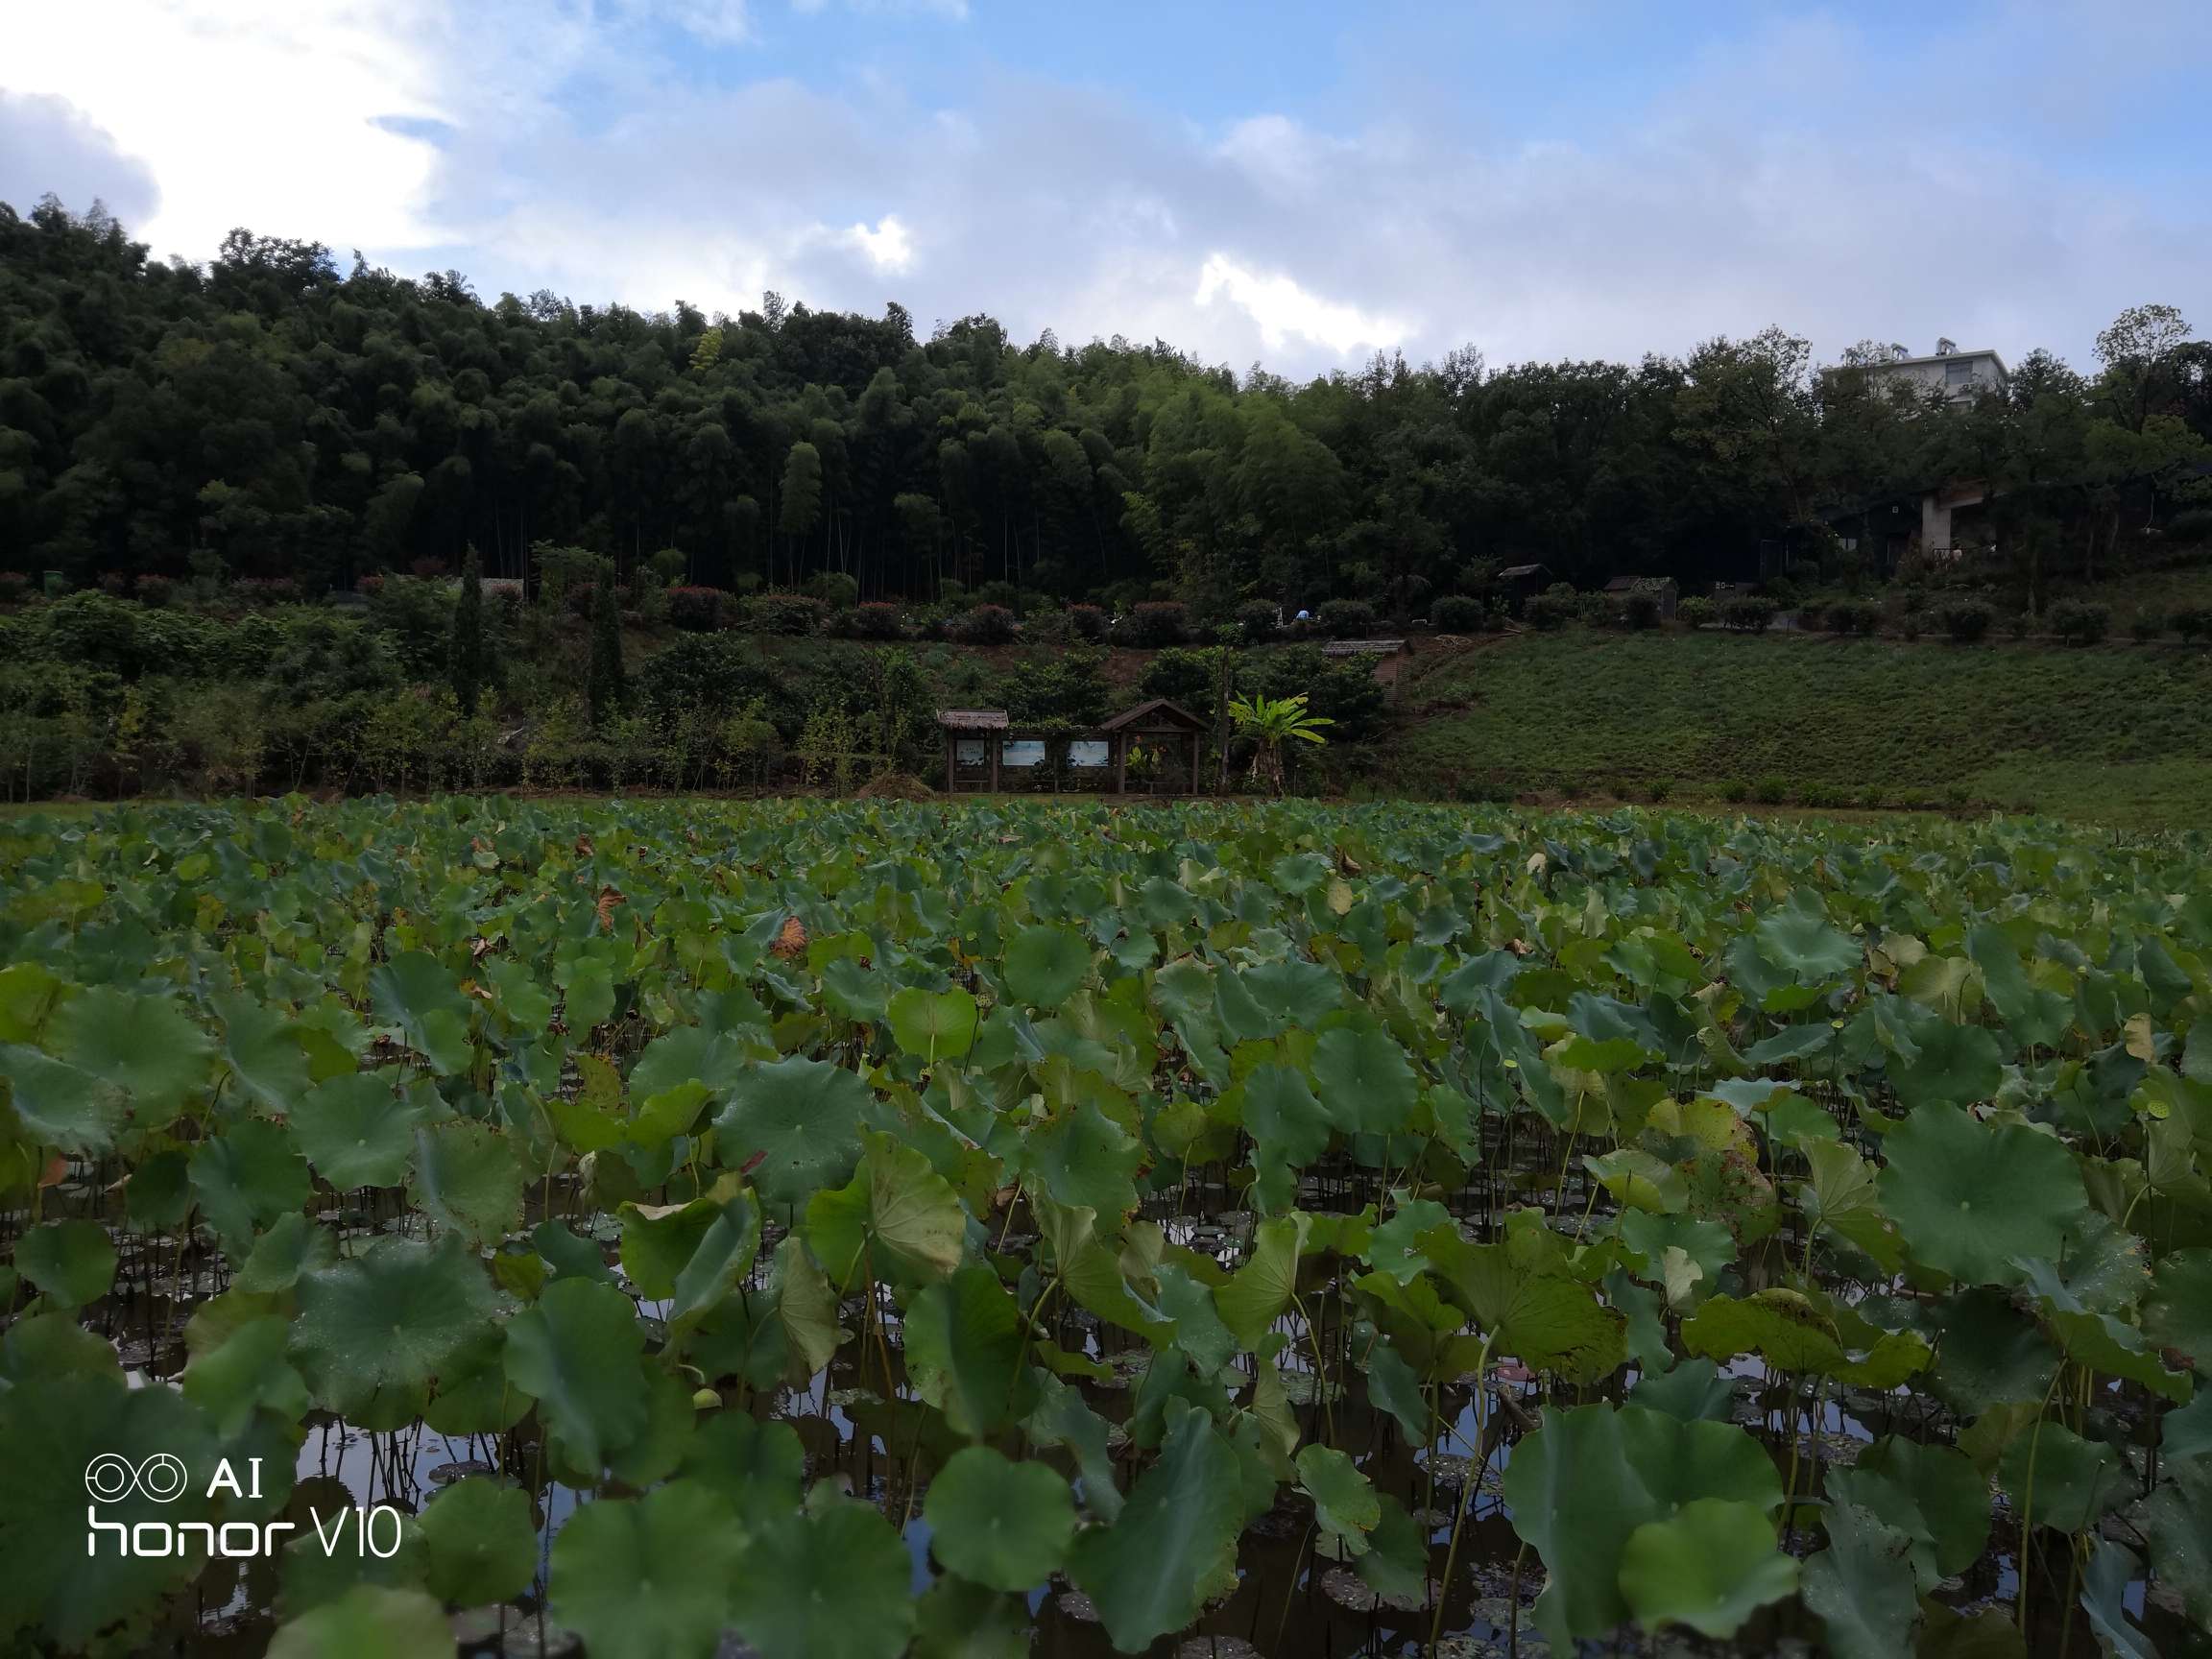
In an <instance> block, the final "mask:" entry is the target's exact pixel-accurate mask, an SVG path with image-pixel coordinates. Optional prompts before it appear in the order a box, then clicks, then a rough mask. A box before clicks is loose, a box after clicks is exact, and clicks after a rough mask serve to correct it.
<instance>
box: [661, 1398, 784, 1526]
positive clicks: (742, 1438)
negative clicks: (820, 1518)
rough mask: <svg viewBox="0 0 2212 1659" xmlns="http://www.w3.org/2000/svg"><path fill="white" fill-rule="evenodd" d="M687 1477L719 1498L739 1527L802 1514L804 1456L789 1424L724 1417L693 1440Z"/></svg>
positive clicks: (715, 1419)
mask: <svg viewBox="0 0 2212 1659" xmlns="http://www.w3.org/2000/svg"><path fill="white" fill-rule="evenodd" d="M684 1475H685V1479H690V1480H696V1481H698V1482H699V1483H700V1484H701V1485H704V1486H708V1487H710V1488H712V1489H713V1490H714V1491H715V1492H718V1493H720V1494H721V1496H722V1498H723V1500H724V1501H725V1502H726V1503H728V1504H729V1505H730V1508H731V1510H732V1512H733V1514H735V1515H736V1517H737V1519H738V1521H739V1522H740V1523H741V1524H743V1525H744V1526H745V1527H747V1528H748V1529H749V1530H758V1529H761V1528H765V1527H774V1526H781V1524H782V1523H783V1522H785V1521H786V1520H788V1519H789V1518H790V1517H791V1516H793V1515H796V1514H797V1513H798V1512H799V1501H800V1497H801V1493H800V1485H801V1482H802V1481H803V1480H804V1479H805V1475H806V1452H805V1448H804V1447H802V1446H801V1445H800V1444H799V1431H797V1430H796V1429H794V1428H793V1427H792V1426H791V1425H790V1424H789V1423H785V1422H781V1421H777V1422H768V1423H763V1422H761V1421H759V1420H758V1419H757V1418H754V1417H749V1416H747V1415H745V1414H744V1413H743V1412H738V1411H721V1412H717V1413H715V1414H714V1415H713V1416H712V1417H711V1418H710V1419H709V1421H708V1422H706V1423H705V1424H703V1425H701V1427H700V1429H699V1431H698V1432H697V1433H696V1434H694V1435H692V1436H691V1440H690V1443H689V1444H688V1445H687V1446H686V1447H685V1452H684Z"/></svg>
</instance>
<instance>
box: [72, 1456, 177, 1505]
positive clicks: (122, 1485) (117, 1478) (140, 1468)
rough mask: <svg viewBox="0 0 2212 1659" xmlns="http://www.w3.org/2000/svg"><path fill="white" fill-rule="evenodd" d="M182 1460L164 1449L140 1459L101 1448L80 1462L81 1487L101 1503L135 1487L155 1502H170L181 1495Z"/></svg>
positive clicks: (128, 1493)
mask: <svg viewBox="0 0 2212 1659" xmlns="http://www.w3.org/2000/svg"><path fill="white" fill-rule="evenodd" d="M184 1485H185V1474H184V1464H183V1462H182V1461H181V1460H180V1459H179V1458H177V1457H173V1456H171V1455H169V1454H168V1453H166V1452H156V1453H155V1454H154V1455H152V1456H151V1457H148V1458H147V1459H146V1460H145V1461H144V1462H143V1463H138V1464H133V1463H132V1461H131V1459H130V1458H128V1457H124V1456H120V1455H117V1454H115V1453H113V1452H103V1453H101V1454H100V1455H99V1456H97V1457H95V1458H93V1459H92V1461H91V1462H89V1463H87V1464H85V1465H84V1490H85V1491H87V1492H89V1493H91V1494H92V1496H93V1497H95V1498H97V1499H99V1500H100V1502H101V1503H121V1502H122V1501H123V1500H124V1499H126V1498H128V1497H130V1496H131V1494H132V1492H133V1491H135V1492H139V1493H142V1494H143V1495H144V1496H146V1497H148V1498H151V1499H153V1500H154V1502H155V1503H175V1502H176V1501H177V1500H178V1499H179V1498H181V1497H182V1496H183V1495H184Z"/></svg>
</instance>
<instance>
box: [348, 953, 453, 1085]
mask: <svg viewBox="0 0 2212 1659" xmlns="http://www.w3.org/2000/svg"><path fill="white" fill-rule="evenodd" d="M369 999H370V1001H371V1003H372V1004H373V1006H374V1007H375V1010H376V1014H377V1017H378V1018H379V1019H381V1020H383V1021H384V1022H385V1023H386V1024H388V1025H390V1026H392V1027H393V1029H395V1030H396V1031H397V1032H398V1033H399V1037H400V1040H401V1041H403V1042H404V1043H405V1044H406V1045H407V1046H408V1047H410V1048H412V1049H414V1050H415V1052H416V1053H418V1054H420V1055H421V1056H422V1057H423V1059H425V1060H427V1061H429V1062H430V1069H431V1070H434V1071H436V1072H437V1073H438V1074H439V1075H440V1076H442V1077H449V1076H452V1075H453V1074H455V1073H456V1072H461V1071H466V1070H469V1061H470V1059H471V1058H472V1056H473V1054H474V1050H473V1048H472V1047H471V1046H470V1044H469V998H466V997H464V996H463V995H462V994H461V986H460V984H459V982H458V981H457V980H455V979H454V977H453V975H452V974H451V972H450V971H449V970H447V968H446V967H445V964H444V963H443V962H440V961H439V960H438V958H437V957H435V956H433V955H431V954H430V953H429V952H428V951H426V950H402V951H400V952H399V953H398V954H397V956H394V957H393V958H392V959H391V960H390V961H388V962H381V963H379V964H377V966H376V968H375V970H374V971H373V973H372V974H370V975H369Z"/></svg>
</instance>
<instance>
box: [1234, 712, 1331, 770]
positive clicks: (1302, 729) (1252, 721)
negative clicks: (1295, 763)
mask: <svg viewBox="0 0 2212 1659" xmlns="http://www.w3.org/2000/svg"><path fill="white" fill-rule="evenodd" d="M1229 718H1230V719H1231V720H1233V721H1234V722H1236V725H1237V730H1238V733H1241V734H1242V735H1244V736H1246V737H1249V738H1251V739H1252V740H1253V743H1254V744H1255V745H1256V747H1255V748H1254V750H1253V752H1252V775H1253V776H1254V777H1255V778H1265V779H1266V780H1267V781H1268V783H1269V784H1270V785H1271V786H1272V787H1273V789H1274V791H1275V793H1276V794H1278V795H1280V794H1282V793H1283V746H1284V744H1286V743H1289V742H1298V743H1311V744H1314V745H1316V746H1318V745H1320V744H1323V743H1326V742H1328V741H1329V739H1328V738H1326V737H1324V736H1322V735H1321V731H1320V729H1321V728H1322V727H1324V726H1334V724H1335V722H1334V720H1331V719H1330V718H1329V717H1328V716H1327V715H1324V714H1311V713H1309V712H1307V709H1306V693H1305V692H1303V691H1301V692H1299V693H1298V695H1297V696H1295V697H1238V698H1237V699H1236V700H1235V701H1234V702H1232V703H1231V704H1230V705H1229Z"/></svg>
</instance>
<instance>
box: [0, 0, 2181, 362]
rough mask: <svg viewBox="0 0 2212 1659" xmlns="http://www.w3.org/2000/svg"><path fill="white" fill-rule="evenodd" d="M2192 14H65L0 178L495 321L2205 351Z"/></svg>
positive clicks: (820, 1) (24, 50)
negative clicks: (495, 305)
mask: <svg viewBox="0 0 2212 1659" xmlns="http://www.w3.org/2000/svg"><path fill="white" fill-rule="evenodd" d="M2208 65H2212V7H2208V6H2206V5H2205V4H2203V0H2104V3H2102V4H2091V3H2088V0H1986V3H1975V4H1945V3H1943V0H1923V3H1922V4H1919V5H1911V6H1909V5H1904V4H1894V3H1890V0H1869V3H1864V4H1850V5H1833V6H1828V7H1816V6H1793V5H1775V4H1755V3H1753V0H1712V3H1704V4H1695V5H1692V4H1680V3H1677V4H1656V3H1652V4H1639V3H1636V0H1556V3H1554V4H1551V5H1545V6H1528V5H1526V4H1514V5H1505V4H1493V3H1491V0H1462V3H1460V4H1454V5H1442V4H1415V3H1412V0H1394V3H1386V4H1376V5H1349V6H1348V5H1344V4H1342V3H1341V0H1339V3H1338V4H1336V5H1318V4H1303V3H1295V4H1275V5H1262V4H1257V3H1251V4H1247V3H1244V0H1236V3H1218V4H1206V3H1203V0H1187V3H1186V4H1183V5H1169V4H1156V3H1153V0H1124V3H1122V4H1118V5H1116V6H1113V7H1099V6H1076V5H1071V4H1065V3H1062V4H1021V5H1018V4H1012V3H1001V0H805V3H802V4H797V5H794V4H792V3H791V0H589V3H586V0H475V3H473V4H468V5H452V4H446V3H445V0H377V3H375V4H368V3H365V0H104V3H103V4H101V5H98V6H93V5H84V6H74V7H46V8H38V9H36V10H34V11H30V12H26V13H24V14H23V15H21V16H19V17H18V18H17V19H15V20H14V22H13V23H12V26H11V41H10V46H9V50H8V52H7V53H6V54H5V55H4V56H0V199H5V200H10V201H12V202H15V203H16V204H18V205H27V204H29V203H30V202H31V201H32V200H34V199H35V198H36V196H37V195H38V194H39V193H40V192H41V191H43V190H46V189H52V190H55V191H56V192H58V193H59V194H60V195H61V196H62V197H63V199H64V200H65V201H68V202H70V203H71V204H74V205H80V206H81V205H83V204H85V203H86V202H88V201H89V200H90V198H91V196H93V195H94V194H98V195H100V196H103V197H104V198H105V199H106V200H107V201H108V203H109V204H110V205H111V206H112V207H113V208H114V209H115V210H116V211H117V212H118V213H119V214H120V215H121V216H122V217H123V218H124V219H125V221H126V222H127V223H128V224H130V225H131V226H132V228H133V229H134V230H135V231H136V232H137V233H138V234H140V235H141V236H143V237H144V238H145V239H147V240H149V241H150V242H151V243H152V244H153V246H154V248H155V251H156V253H157V254H161V255H168V254H172V253H175V254H181V255H182V256H184V257H187V258H192V259H204V258H205V257H207V256H208V255H209V254H210V253H211V252H213V250H214V248H215V245H216V243H217V242H218V241H219V239H220V237H221V236H222V234H223V232H224V230H225V229H227V228H228V227H230V226H231V225H233V224H246V225H249V226H251V227H252V228H254V229H256V230H260V231H265V232H270V233H277V234H286V235H301V236H313V237H317V238H320V239H322V240H324V241H326V242H328V243H330V244H331V245H332V246H333V247H334V248H336V249H337V250H338V251H339V252H340V255H341V257H345V256H347V255H349V253H350V252H351V250H352V249H354V248H356V247H358V248H360V249H361V250H362V251H363V252H364V253H365V254H366V255H367V256H368V257H370V258H371V259H372V260H373V261H376V262H379V263H385V264H390V265H392V266H394V267H395V268H397V269H399V270H402V271H407V272H419V271H421V270H425V269H430V268H444V267H447V266H451V267H456V268H458V269H460V270H462V271H464V272H465V273H467V274H468V275H469V276H470V277H471V278H472V279H473V280H474V281H475V283H476V286H477V288H478V291H479V292H481V293H484V294H486V295H487V296H489V295H493V294H495V293H497V292H498V291H500V290H501V289H514V290H516V291H517V292H527V291H529V290H531V289H533V288H537V287H541V286H542V287H550V288H552V289H555V290H556V291H559V292H563V293H566V294H569V295H571V296H573V297H574V298H576V299H578V300H601V301H603V300H608V299H618V300H621V301H626V302H629V303H632V304H637V305H640V306H645V307H660V306H665V305H667V304H668V303H670V302H672V301H675V300H676V299H678V298H682V299H685V300H687V301H691V302H692V303H694V304H696V305H700V306H702V307H704V308H706V309H708V310H710V311H711V310H715V309H731V310H734V309H736V308H738V307H739V306H747V305H755V304H757V302H758V298H759V294H760V292H761V291H762V290H763V289H765V288H769V287H774V288H777V289H779V290H781V291H782V292H783V293H785V294H786V295H788V296H790V297H791V298H794V299H800V300H805V301H807V302H809V303H813V304H818V305H835V306H845V307H851V308H855V309H861V310H867V311H875V310H878V309H879V308H880V307H881V306H882V304H883V303H884V302H885V301H890V300H898V301H901V302H902V303H904V304H905V305H907V307H908V308H909V309H910V310H911V311H912V312H913V313H914V314H915V316H916V317H917V319H918V320H919V321H920V322H921V323H922V325H924V326H925V327H926V326H928V325H929V323H930V322H931V321H932V320H933V319H938V318H948V319H949V318H951V317H955V316H959V315H962V314H964V313H967V312H971V311H975V310H988V311H990V312H992V313H994V314H995V315H997V316H998V317H1000V318H1001V319H1002V320H1004V321H1005V322H1006V324H1007V325H1008V327H1009V328H1010V330H1011V331H1012V332H1013V333H1014V334H1015V335H1016V337H1017V338H1021V339H1028V338H1032V337H1034V336H1035V334H1036V333H1037V332H1038V331H1039V330H1041V329H1043V328H1045V327H1047V326H1049V327H1051V328H1053V329H1054V330H1055V331H1056V332H1057V333H1058V334H1059V336H1060V337H1061V338H1062V339H1063V340H1071V339H1072V340H1080V339H1084V338H1089V337H1091V336H1093V335H1099V336H1108V335H1113V334H1117V333H1119V334H1124V335H1127V336H1130V337H1132V338H1138V339H1149V338H1151V337H1153V336H1155V335H1157V336H1160V337H1164V338H1166V339H1168V340H1170V341H1172V342H1174V343H1176V344H1178V345H1181V346H1183V347H1185V348H1187V349H1190V350H1192V351H1194V352H1196V353H1198V354H1199V355H1201V356H1203V357H1205V358H1207V359H1209V360H1213V361H1220V362H1226V363H1230V364H1232V365H1234V366H1236V367H1238V368H1242V367H1243V366H1245V365H1246V364H1249V363H1252V362H1255V361H1258V362H1263V363H1264V364H1266V365H1267V366H1268V367H1269V368H1271V369H1275V370H1278V371H1280V372H1283V373H1293V374H1304V373H1319V372H1325V371H1327V370H1329V369H1332V368H1336V367H1347V366H1353V365H1356V364H1358V362H1360V361H1362V360H1363V359H1364V358H1365V357H1366V356H1367V355H1368V354H1369V353H1370V352H1372V351H1374V350H1376V349H1399V350H1403V351H1405V352H1406V353H1407V355H1408V356H1411V357H1415V358H1420V357H1427V356H1434V355H1437V354H1439V353H1441V352H1442V351H1444V350H1447V349H1451V348H1453V347H1455V346H1457V345H1460V344H1463V343H1472V344H1474V345H1477V346H1479V347H1480V348H1481V349H1483V351H1484V352H1485V354H1486V355H1487V356H1488V358H1489V360H1490V361H1491V362H1492V363H1494V364H1501V363H1505V362H1511V361H1517V360H1522V359H1526V358H1531V357H1543V358H1553V357H1590V356H1610V357H1630V358H1632V357H1634V356H1636V355H1638V354H1640V353H1641V352H1643V351H1645V350H1658V351H1667V352H1679V351H1682V350H1685V349H1688V348H1689V347H1690V346H1692V345H1694V344H1695V342H1697V341H1698V340H1700V339H1704V338H1707V337H1710V336H1712V335H1714V334H1718V333H1737V334H1740V333H1748V332H1751V331H1753V330H1755V329H1758V328H1760V327H1763V326H1766V325H1768V324H1780V325H1783V326H1785V327H1788V328H1790V329H1791V330H1793V331H1795V332H1799V333H1802V334H1805V335H1807V336H1808V337H1810V338H1811V339H1812V341H1813V343H1814V347H1815V354H1816V355H1817V356H1820V357H1823V358H1832V357H1833V356H1834V355H1835V354H1836V353H1838V352H1839V351H1840V350H1841V349H1842V348H1843V347H1845V346H1847V345H1849V344H1850V343H1851V342H1852V341H1854V340H1857V339H1860V338H1862V337H1866V336H1874V337H1878V338H1880V339H1883V340H1899V341H1903V342H1906V343H1908V344H1910V345H1911V346H1913V347H1914V348H1915V349H1927V348H1928V347H1929V346H1931V345H1932V344H1933V342H1934V339H1935V337H1936V335H1937V334H1938V333H1941V334H1947V335H1950V336H1951V337H1953V338H1954V339H1957V340H1958V341H1960V344H1962V345H1988V346H1994V347H1996V348H1997V349H1999V350H2001V351H2004V352H2006V353H2007V354H2008V356H2012V357H2016V356H2018V355H2019V354H2021V353H2023V352H2024V351H2026V350H2027V349H2030V348H2032V347H2034V346H2038V345H2044V346H2049V347H2051V348H2053V349H2057V350H2059V351H2060V352H2061V353H2062V354H2065V355H2067V356H2068V357H2070V358H2072V359H2074V360H2076V361H2077V362H2080V363H2082V364H2084V365H2086V363H2087V362H2088V360H2089V357H2090V343H2091V340H2092V338H2093V336H2094V334H2095V332H2096V330H2097V329H2098V328H2099V327H2101V326H2102V325H2104V323H2105V322H2106V321H2108V320H2109V319H2110V318H2111V317H2112V315H2113V314H2115V313H2116V312H2117V311H2119V310H2120V309H2121V308H2122V307H2123V306H2126V305H2128V304H2132V303H2136V302H2139V301H2150V300H2156V301H2166V302H2169V303H2173V304H2176V305H2179V306H2180V307H2181V308H2182V309H2183V310H2184V311H2185V312H2187V313H2189V314H2191V315H2192V316H2194V317H2196V318H2198V320H2199V321H2200V323H2205V324H2206V325H2212V293H2208V292H2207V288H2208V286H2212V276H2208V275H2207V273H2212V207H2208V205H2207V204H2212V160H2208V159H2207V158H2206V156H2205V152H2204V146H2203V145H2202V144H2201V142H2200V139H2199V137H2198V135H2197V133H2196V132H2195V131H2194V130H2193V123H2194V122H2195V121H2197V120H2198V119H2199V118H2200V117H2199V116H2198V115H2197V113H2196V111H2197V110H2198V109H2199V108H2200V103H2201V99H2200V82H2201V77H2202V74H2203V72H2204V70H2205V68H2206V67H2207V66H2208Z"/></svg>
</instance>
